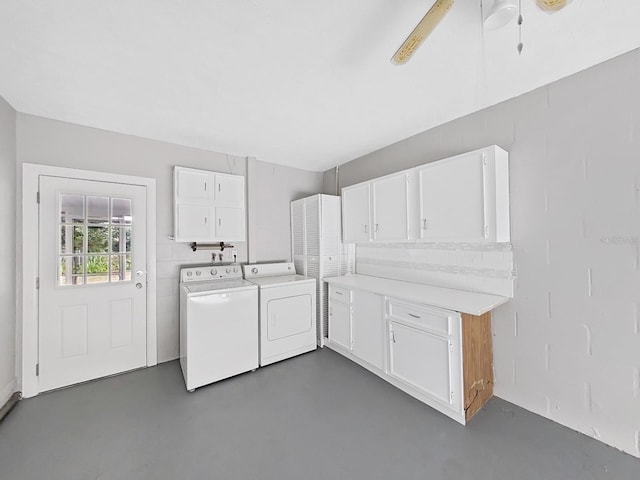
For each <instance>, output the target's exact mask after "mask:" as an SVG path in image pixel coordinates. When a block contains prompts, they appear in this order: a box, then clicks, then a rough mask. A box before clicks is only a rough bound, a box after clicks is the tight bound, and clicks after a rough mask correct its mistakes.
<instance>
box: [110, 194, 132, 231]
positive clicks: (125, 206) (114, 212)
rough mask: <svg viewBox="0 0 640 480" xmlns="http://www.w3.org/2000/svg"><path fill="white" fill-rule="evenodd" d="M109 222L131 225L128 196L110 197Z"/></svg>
mask: <svg viewBox="0 0 640 480" xmlns="http://www.w3.org/2000/svg"><path fill="white" fill-rule="evenodd" d="M111 223H115V224H117V225H131V200H129V199H128V198H112V199H111Z"/></svg>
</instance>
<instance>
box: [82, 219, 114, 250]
mask: <svg viewBox="0 0 640 480" xmlns="http://www.w3.org/2000/svg"><path fill="white" fill-rule="evenodd" d="M87 232H88V235H87V253H108V252H109V227H95V226H93V225H90V226H89V227H88V229H87Z"/></svg>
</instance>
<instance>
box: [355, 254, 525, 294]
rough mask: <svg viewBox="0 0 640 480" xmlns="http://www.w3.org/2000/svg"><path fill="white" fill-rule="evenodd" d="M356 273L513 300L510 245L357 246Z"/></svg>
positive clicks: (512, 270)
mask: <svg viewBox="0 0 640 480" xmlns="http://www.w3.org/2000/svg"><path fill="white" fill-rule="evenodd" d="M356 272H357V273H360V274H363V275H374V276H376V277H383V278H390V279H395V280H405V281H408V282H416V283H425V284H429V285H438V286H443V287H450V288H457V289H461V290H470V291H475V292H483V293H491V294H494V295H502V296H506V297H513V289H514V280H515V272H514V262H513V249H512V246H511V244H509V243H498V244H478V243H396V244H370V245H358V246H357V248H356Z"/></svg>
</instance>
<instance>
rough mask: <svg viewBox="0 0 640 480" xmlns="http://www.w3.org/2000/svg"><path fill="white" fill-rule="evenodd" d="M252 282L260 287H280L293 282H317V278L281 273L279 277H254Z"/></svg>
mask: <svg viewBox="0 0 640 480" xmlns="http://www.w3.org/2000/svg"><path fill="white" fill-rule="evenodd" d="M251 282H252V283H255V284H256V285H260V288H268V287H280V286H282V285H290V284H292V283H299V282H306V283H313V284H315V283H316V279H315V278H311V277H305V276H304V275H279V276H277V277H263V278H252V279H251Z"/></svg>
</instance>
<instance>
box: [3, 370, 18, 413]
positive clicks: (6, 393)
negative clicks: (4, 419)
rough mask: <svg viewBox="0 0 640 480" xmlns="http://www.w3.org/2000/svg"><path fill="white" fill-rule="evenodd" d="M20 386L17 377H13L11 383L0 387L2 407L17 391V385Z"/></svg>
mask: <svg viewBox="0 0 640 480" xmlns="http://www.w3.org/2000/svg"><path fill="white" fill-rule="evenodd" d="M17 386H18V382H17V381H16V378H15V377H13V378H12V379H11V380H10V381H9V383H7V384H6V385H5V386H4V387H2V388H0V407H2V406H3V405H4V404H5V403H7V401H8V400H9V399H10V398H11V395H13V394H14V393H15V391H16V387H17Z"/></svg>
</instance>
